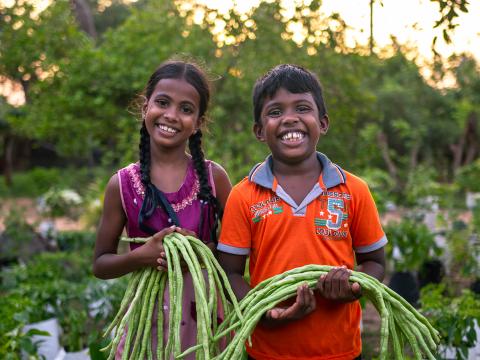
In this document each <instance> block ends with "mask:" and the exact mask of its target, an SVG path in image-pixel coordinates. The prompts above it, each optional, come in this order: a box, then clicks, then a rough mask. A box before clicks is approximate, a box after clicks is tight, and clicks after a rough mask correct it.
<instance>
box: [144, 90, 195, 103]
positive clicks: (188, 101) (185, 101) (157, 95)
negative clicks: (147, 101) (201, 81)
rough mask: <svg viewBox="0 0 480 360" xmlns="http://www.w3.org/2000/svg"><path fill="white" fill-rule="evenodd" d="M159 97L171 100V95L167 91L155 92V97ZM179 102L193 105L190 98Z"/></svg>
mask: <svg viewBox="0 0 480 360" xmlns="http://www.w3.org/2000/svg"><path fill="white" fill-rule="evenodd" d="M159 97H164V98H167V99H168V100H172V97H171V96H170V95H168V94H167V93H162V92H159V93H157V94H155V97H154V98H155V99H157V98H159ZM180 104H188V105H190V106H193V107H195V103H193V102H192V101H190V100H182V101H181V102H180Z"/></svg>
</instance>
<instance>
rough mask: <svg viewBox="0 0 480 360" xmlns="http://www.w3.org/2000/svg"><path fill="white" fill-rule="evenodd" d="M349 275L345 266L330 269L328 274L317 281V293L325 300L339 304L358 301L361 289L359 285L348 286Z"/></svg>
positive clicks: (349, 271) (349, 272)
mask: <svg viewBox="0 0 480 360" xmlns="http://www.w3.org/2000/svg"><path fill="white" fill-rule="evenodd" d="M351 273H352V272H351V270H349V269H347V267H345V266H341V267H335V268H333V269H331V270H330V271H329V272H328V274H326V275H322V276H320V279H318V282H317V291H318V293H319V294H320V295H321V296H322V297H324V298H325V299H329V300H335V301H340V302H350V301H354V300H358V299H359V298H360V297H361V296H362V287H361V286H360V284H359V283H353V284H350V282H349V281H348V279H349V277H350V275H351Z"/></svg>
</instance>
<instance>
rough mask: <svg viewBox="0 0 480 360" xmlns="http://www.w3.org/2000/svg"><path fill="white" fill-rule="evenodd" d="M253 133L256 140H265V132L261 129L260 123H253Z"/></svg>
mask: <svg viewBox="0 0 480 360" xmlns="http://www.w3.org/2000/svg"><path fill="white" fill-rule="evenodd" d="M253 133H254V134H255V137H256V138H257V140H258V141H261V142H265V134H264V131H263V126H262V125H261V124H258V123H255V124H253Z"/></svg>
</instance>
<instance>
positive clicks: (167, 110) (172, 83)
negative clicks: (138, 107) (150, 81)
mask: <svg viewBox="0 0 480 360" xmlns="http://www.w3.org/2000/svg"><path fill="white" fill-rule="evenodd" d="M199 104H200V96H199V94H198V92H197V90H196V89H195V88H194V87H193V86H192V85H190V84H189V83H188V82H187V81H185V80H183V79H162V80H160V81H159V82H158V83H157V85H156V86H155V90H154V91H153V92H152V96H151V97H150V99H148V100H146V101H145V104H144V105H143V115H144V119H145V126H146V128H147V131H148V133H149V135H150V141H151V144H152V145H157V146H159V147H161V148H173V147H178V146H183V147H185V146H186V143H187V140H188V138H189V137H190V136H191V135H192V134H193V133H194V132H195V131H196V130H197V129H198V128H199V126H200V119H199V116H198V115H199Z"/></svg>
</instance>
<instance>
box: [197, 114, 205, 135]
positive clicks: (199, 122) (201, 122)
mask: <svg viewBox="0 0 480 360" xmlns="http://www.w3.org/2000/svg"><path fill="white" fill-rule="evenodd" d="M206 120H207V119H206V118H205V115H202V116H200V117H199V118H198V119H197V123H196V124H195V132H197V130H198V129H200V128H201V127H202V125H203V124H204V123H205V121H206Z"/></svg>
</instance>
